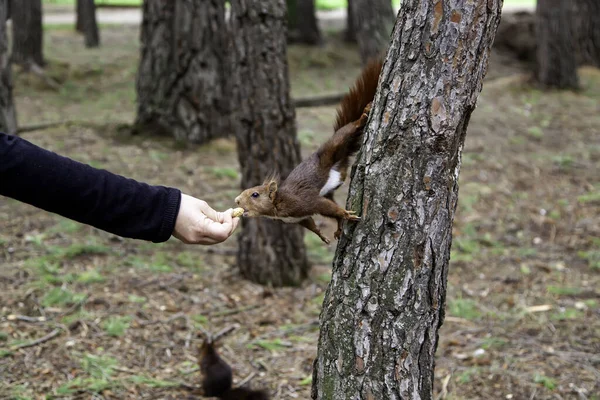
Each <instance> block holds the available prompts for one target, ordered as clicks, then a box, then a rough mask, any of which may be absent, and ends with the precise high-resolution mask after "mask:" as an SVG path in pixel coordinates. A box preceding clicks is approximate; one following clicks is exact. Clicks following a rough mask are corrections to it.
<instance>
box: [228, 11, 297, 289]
mask: <svg viewBox="0 0 600 400" xmlns="http://www.w3.org/2000/svg"><path fill="white" fill-rule="evenodd" d="M231 24H232V33H233V35H232V36H233V41H234V43H233V44H234V49H233V52H234V54H233V57H234V68H236V74H235V88H234V92H235V101H236V102H235V105H236V110H237V115H236V117H235V121H236V125H235V133H236V138H237V143H238V155H239V160H240V165H241V169H242V182H241V185H242V188H243V189H246V188H249V187H252V186H255V185H259V184H261V183H263V180H264V179H265V178H266V177H267V176H268V175H269V174H271V173H273V172H278V173H279V174H280V175H281V176H282V177H285V176H287V174H289V173H290V172H291V170H292V169H293V168H294V167H295V166H296V165H297V164H298V163H299V162H300V146H299V144H298V140H297V138H296V123H295V111H294V107H293V105H292V102H291V99H290V84H289V77H288V65H287V56H286V3H285V0H273V1H262V2H258V1H253V0H232V2H231ZM303 234H304V232H303V231H302V228H300V227H299V226H297V225H289V224H283V223H281V222H279V221H273V220H268V219H266V218H252V219H245V220H243V229H242V232H241V234H240V239H239V249H238V256H237V265H238V266H239V268H240V272H241V274H242V276H244V277H245V278H247V279H249V280H251V281H254V282H257V283H261V284H270V285H273V286H284V285H286V286H287V285H298V284H300V283H301V282H302V280H303V279H304V278H306V276H307V273H308V269H309V264H308V261H307V257H306V250H305V247H304V243H303Z"/></svg>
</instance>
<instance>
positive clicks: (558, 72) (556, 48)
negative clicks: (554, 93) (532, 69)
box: [536, 0, 579, 89]
mask: <svg viewBox="0 0 600 400" xmlns="http://www.w3.org/2000/svg"><path fill="white" fill-rule="evenodd" d="M572 12H573V5H572V4H571V3H570V2H566V1H564V0H538V3H537V8H536V35H537V67H536V78H537V80H538V82H539V83H540V84H541V85H542V86H545V87H555V88H559V89H576V88H578V87H579V78H578V77H577V58H576V54H577V53H576V51H577V46H576V45H575V44H574V43H575V37H574V35H573V32H574V29H573V27H572V24H573V21H574V19H573V16H572Z"/></svg>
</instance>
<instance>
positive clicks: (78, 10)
mask: <svg viewBox="0 0 600 400" xmlns="http://www.w3.org/2000/svg"><path fill="white" fill-rule="evenodd" d="M84 1H85V0H77V2H76V3H75V30H76V31H77V32H81V33H83V18H84V17H83V2H84Z"/></svg>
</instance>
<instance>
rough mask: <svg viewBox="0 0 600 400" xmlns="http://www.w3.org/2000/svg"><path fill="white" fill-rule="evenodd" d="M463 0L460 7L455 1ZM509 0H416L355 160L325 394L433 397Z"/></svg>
mask: <svg viewBox="0 0 600 400" xmlns="http://www.w3.org/2000/svg"><path fill="white" fill-rule="evenodd" d="M453 5H454V8H453V7H452V6H453ZM501 9H502V0H489V1H484V2H468V1H464V2H447V1H441V0H439V1H437V2H424V1H420V0H404V1H403V2H402V8H401V11H400V13H399V15H398V19H397V22H396V27H395V28H394V35H393V38H392V43H391V46H390V49H389V51H388V55H387V59H386V62H385V65H384V67H383V72H382V74H381V76H380V83H379V89H378V93H377V95H376V98H375V101H374V102H373V109H372V111H371V115H370V118H369V122H368V125H367V128H366V131H365V135H366V138H365V142H364V145H363V149H362V151H361V153H360V154H359V156H358V160H357V163H356V165H355V167H353V171H352V182H351V185H350V193H349V197H348V202H347V207H346V208H347V209H350V210H355V211H357V212H358V213H359V215H361V216H362V218H363V219H362V221H361V222H359V223H358V224H349V225H346V226H345V227H344V229H345V232H344V236H343V237H342V238H341V240H340V242H339V244H338V248H337V251H336V255H335V259H334V262H333V273H332V280H331V283H330V285H329V288H328V290H327V292H326V295H325V300H324V302H323V311H322V312H321V316H320V325H321V332H320V336H319V351H318V355H317V359H316V360H315V364H314V372H313V373H314V375H313V398H314V399H378V400H379V399H381V400H385V399H432V398H433V378H434V375H433V372H434V365H435V350H436V347H437V344H438V330H439V328H440V326H441V325H442V322H443V319H444V308H445V301H446V283H447V273H448V260H449V258H450V245H451V240H452V222H453V218H454V211H455V208H456V203H457V198H458V173H459V170H460V154H461V149H462V146H463V143H464V139H465V134H466V129H467V125H468V122H469V118H470V115H471V113H472V111H473V110H474V108H475V103H476V101H477V97H478V95H479V93H480V91H481V88H482V82H483V77H484V75H485V73H486V70H487V65H488V59H489V54H490V49H491V46H492V42H493V39H494V35H495V32H496V30H497V27H498V24H499V21H500V11H501Z"/></svg>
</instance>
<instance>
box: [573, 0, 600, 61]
mask: <svg viewBox="0 0 600 400" xmlns="http://www.w3.org/2000/svg"><path fill="white" fill-rule="evenodd" d="M573 7H574V10H573V17H574V21H573V24H572V28H573V29H574V37H575V43H577V47H578V48H577V56H578V62H579V64H586V65H593V66H596V67H600V2H599V1H598V0H573Z"/></svg>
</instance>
